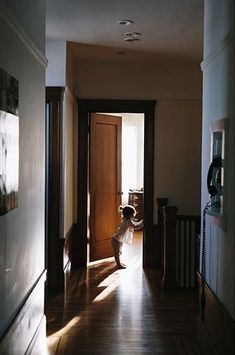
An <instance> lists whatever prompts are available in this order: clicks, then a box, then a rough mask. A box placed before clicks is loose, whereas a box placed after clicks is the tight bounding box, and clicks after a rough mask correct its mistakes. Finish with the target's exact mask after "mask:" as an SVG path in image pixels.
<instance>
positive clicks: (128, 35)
mask: <svg viewBox="0 0 235 355" xmlns="http://www.w3.org/2000/svg"><path fill="white" fill-rule="evenodd" d="M125 36H126V37H140V36H141V33H140V32H126V33H125Z"/></svg>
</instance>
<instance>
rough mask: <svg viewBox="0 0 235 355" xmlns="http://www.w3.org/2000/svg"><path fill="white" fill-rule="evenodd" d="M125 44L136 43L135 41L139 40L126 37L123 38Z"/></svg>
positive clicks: (138, 39)
mask: <svg viewBox="0 0 235 355" xmlns="http://www.w3.org/2000/svg"><path fill="white" fill-rule="evenodd" d="M124 41H125V42H136V41H140V38H138V37H137V38H136V37H126V38H124Z"/></svg>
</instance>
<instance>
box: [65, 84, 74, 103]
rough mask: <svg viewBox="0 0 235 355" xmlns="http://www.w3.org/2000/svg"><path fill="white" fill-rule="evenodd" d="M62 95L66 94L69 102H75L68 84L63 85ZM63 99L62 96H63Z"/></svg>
mask: <svg viewBox="0 0 235 355" xmlns="http://www.w3.org/2000/svg"><path fill="white" fill-rule="evenodd" d="M63 92H64V97H65V96H66V97H67V98H68V99H69V100H70V101H71V102H73V103H74V102H75V97H74V96H73V94H72V93H71V91H70V90H69V88H68V86H65V88H64V90H63ZM63 100H64V98H63Z"/></svg>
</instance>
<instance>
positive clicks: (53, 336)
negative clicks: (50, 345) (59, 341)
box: [47, 316, 81, 342]
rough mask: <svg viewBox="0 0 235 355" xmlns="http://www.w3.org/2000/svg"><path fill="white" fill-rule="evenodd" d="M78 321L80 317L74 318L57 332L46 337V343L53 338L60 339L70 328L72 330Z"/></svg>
mask: <svg viewBox="0 0 235 355" xmlns="http://www.w3.org/2000/svg"><path fill="white" fill-rule="evenodd" d="M80 319H81V317H80V316H76V317H74V318H73V319H71V320H70V321H69V322H68V323H67V324H66V325H65V326H64V327H63V328H61V329H60V330H58V331H57V332H55V333H53V334H51V335H49V336H48V337H47V340H48V342H50V341H53V338H58V337H61V336H63V335H65V334H67V333H68V332H69V330H70V329H71V328H73V327H74V326H75V325H77V324H78V322H79V321H80Z"/></svg>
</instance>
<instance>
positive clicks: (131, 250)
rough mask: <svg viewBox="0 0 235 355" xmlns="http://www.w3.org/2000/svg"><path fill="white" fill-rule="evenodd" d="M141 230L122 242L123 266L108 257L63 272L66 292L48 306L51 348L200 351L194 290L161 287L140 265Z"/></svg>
mask: <svg viewBox="0 0 235 355" xmlns="http://www.w3.org/2000/svg"><path fill="white" fill-rule="evenodd" d="M141 247H142V233H141V232H138V233H136V235H135V238H134V243H133V246H132V247H129V246H125V248H124V249H125V250H124V252H123V261H125V262H126V263H127V269H125V270H117V269H116V268H115V264H114V262H113V260H112V259H107V260H105V261H102V262H100V263H96V264H95V263H93V264H92V265H90V266H89V267H88V268H87V270H86V271H85V270H84V271H79V270H75V271H73V272H70V273H68V275H67V276H66V294H65V295H64V296H63V295H59V296H58V297H56V298H54V299H51V300H50V301H49V302H48V304H47V308H46V316H47V336H48V338H47V341H48V349H49V354H66V355H69V354H78V353H81V354H82V353H88V354H127V353H130V354H179V355H183V354H201V352H200V351H199V349H198V348H197V346H196V343H195V332H196V313H197V294H196V293H195V292H194V291H190V290H180V291H178V292H168V293H165V294H163V293H162V292H161V291H160V286H159V285H160V283H159V280H160V278H159V275H158V273H157V272H156V271H153V270H143V269H142V268H141V262H142V260H141V254H142V253H141Z"/></svg>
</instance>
